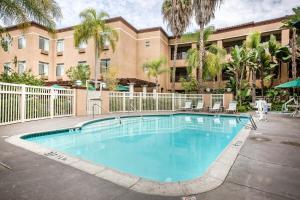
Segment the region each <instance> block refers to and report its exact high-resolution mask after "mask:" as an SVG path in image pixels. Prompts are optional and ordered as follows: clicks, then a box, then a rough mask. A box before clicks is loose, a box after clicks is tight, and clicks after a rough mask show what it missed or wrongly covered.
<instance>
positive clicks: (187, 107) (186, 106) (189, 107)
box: [180, 101, 192, 111]
mask: <svg viewBox="0 0 300 200" xmlns="http://www.w3.org/2000/svg"><path fill="white" fill-rule="evenodd" d="M180 110H185V111H187V110H192V101H186V102H185V103H184V106H183V107H181V109H180Z"/></svg>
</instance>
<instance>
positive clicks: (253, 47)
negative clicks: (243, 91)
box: [245, 32, 261, 103]
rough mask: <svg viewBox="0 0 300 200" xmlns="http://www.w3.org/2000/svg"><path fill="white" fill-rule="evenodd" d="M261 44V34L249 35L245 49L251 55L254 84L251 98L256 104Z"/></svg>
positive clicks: (250, 66) (250, 69)
mask: <svg viewBox="0 0 300 200" xmlns="http://www.w3.org/2000/svg"><path fill="white" fill-rule="evenodd" d="M260 42H261V34H260V33H259V32H253V33H251V34H249V35H248V36H247V38H246V42H245V47H246V48H247V49H248V51H249V55H250V57H249V58H250V64H249V65H248V66H249V72H251V75H252V79H251V80H252V84H251V92H252V94H251V96H252V102H253V103H254V102H255V99H256V72H257V69H258V65H260V58H259V51H260V49H259V48H260Z"/></svg>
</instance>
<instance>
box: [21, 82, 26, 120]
mask: <svg viewBox="0 0 300 200" xmlns="http://www.w3.org/2000/svg"><path fill="white" fill-rule="evenodd" d="M21 87H22V89H21V102H20V103H21V104H20V109H21V110H20V114H21V122H24V121H25V118H26V109H25V106H26V85H24V84H22V85H21Z"/></svg>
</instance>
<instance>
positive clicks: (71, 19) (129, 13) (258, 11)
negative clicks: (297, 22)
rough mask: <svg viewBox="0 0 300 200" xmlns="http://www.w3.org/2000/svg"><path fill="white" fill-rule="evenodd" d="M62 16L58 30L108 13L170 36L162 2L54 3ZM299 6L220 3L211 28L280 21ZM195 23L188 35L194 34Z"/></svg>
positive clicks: (276, 1)
mask: <svg viewBox="0 0 300 200" xmlns="http://www.w3.org/2000/svg"><path fill="white" fill-rule="evenodd" d="M57 2H58V4H59V5H60V7H61V9H62V12H63V16H64V17H63V19H62V20H61V21H60V22H58V23H57V27H58V28H63V27H67V26H72V25H75V24H78V23H80V18H79V13H80V12H81V11H82V10H83V9H85V8H90V7H91V8H95V9H97V10H98V11H105V12H107V13H108V14H109V15H110V17H117V16H122V17H123V18H124V19H126V20H127V21H128V22H129V23H130V24H132V25H133V26H134V27H136V28H137V29H142V28H149V27H156V26H162V27H163V28H164V29H165V30H166V31H167V32H168V33H170V32H169V31H168V30H167V28H166V24H165V23H164V22H163V19H162V15H161V5H162V2H163V0H57ZM296 6H300V1H299V0H223V4H222V5H221V6H220V8H217V9H216V12H215V19H213V20H212V21H211V22H210V25H213V26H215V27H216V28H222V27H227V26H233V25H238V24H241V23H247V22H251V21H261V20H266V19H272V18H276V17H282V16H285V15H288V14H291V13H292V8H293V7H296ZM196 28H197V26H196V24H195V22H194V21H193V23H192V24H191V25H190V26H189V28H188V30H187V31H194V30H196Z"/></svg>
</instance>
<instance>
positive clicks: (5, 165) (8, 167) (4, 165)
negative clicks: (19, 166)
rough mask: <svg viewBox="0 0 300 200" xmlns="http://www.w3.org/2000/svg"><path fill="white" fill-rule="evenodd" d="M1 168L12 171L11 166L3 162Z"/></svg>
mask: <svg viewBox="0 0 300 200" xmlns="http://www.w3.org/2000/svg"><path fill="white" fill-rule="evenodd" d="M0 166H1V168H5V169H10V170H12V168H11V167H10V166H8V165H7V164H5V163H3V162H0Z"/></svg>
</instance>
